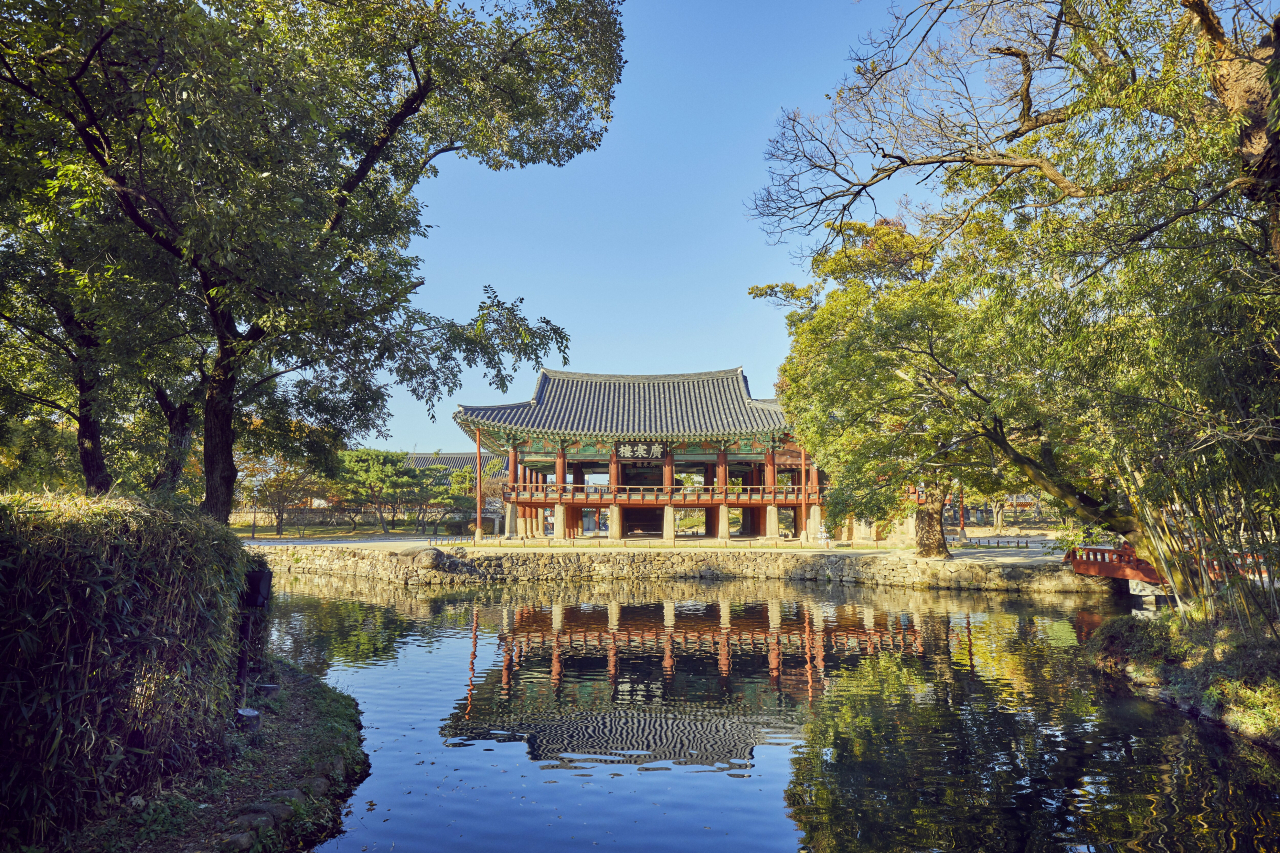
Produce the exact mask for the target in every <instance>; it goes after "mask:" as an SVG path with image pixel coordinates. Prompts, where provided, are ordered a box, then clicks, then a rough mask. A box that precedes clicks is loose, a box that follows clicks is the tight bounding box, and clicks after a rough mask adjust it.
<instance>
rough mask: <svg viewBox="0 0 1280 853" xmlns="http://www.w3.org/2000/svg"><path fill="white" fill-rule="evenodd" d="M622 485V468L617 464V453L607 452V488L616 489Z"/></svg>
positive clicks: (613, 451) (614, 450) (614, 451)
mask: <svg viewBox="0 0 1280 853" xmlns="http://www.w3.org/2000/svg"><path fill="white" fill-rule="evenodd" d="M621 485H622V467H621V466H620V465H619V464H618V451H617V449H616V448H615V449H613V450H610V451H609V486H610V487H612V488H616V487H618V486H621Z"/></svg>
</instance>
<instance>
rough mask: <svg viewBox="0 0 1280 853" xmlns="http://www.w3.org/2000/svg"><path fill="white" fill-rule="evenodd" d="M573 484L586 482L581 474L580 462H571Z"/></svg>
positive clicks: (580, 484)
mask: <svg viewBox="0 0 1280 853" xmlns="http://www.w3.org/2000/svg"><path fill="white" fill-rule="evenodd" d="M573 484H574V485H575V486H585V485H586V484H587V480H586V478H585V477H583V476H582V463H581V462H575V463H573Z"/></svg>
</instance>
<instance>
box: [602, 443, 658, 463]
mask: <svg viewBox="0 0 1280 853" xmlns="http://www.w3.org/2000/svg"><path fill="white" fill-rule="evenodd" d="M670 449H671V443H670V442H668V441H617V442H614V445H613V450H614V452H615V453H617V454H618V458H619V459H624V460H626V461H628V462H631V461H634V460H637V459H644V460H646V461H647V460H654V459H656V460H662V459H665V458H666V457H667V452H668V451H669V450H670Z"/></svg>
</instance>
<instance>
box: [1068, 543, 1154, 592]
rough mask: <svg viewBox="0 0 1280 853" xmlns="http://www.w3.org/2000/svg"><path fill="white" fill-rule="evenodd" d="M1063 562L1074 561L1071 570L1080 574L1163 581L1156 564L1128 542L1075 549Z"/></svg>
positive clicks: (1149, 581) (1151, 581) (1152, 581)
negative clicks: (1112, 545) (1143, 556)
mask: <svg viewBox="0 0 1280 853" xmlns="http://www.w3.org/2000/svg"><path fill="white" fill-rule="evenodd" d="M1062 561H1063V562H1064V563H1071V568H1072V570H1073V571H1074V572H1075V573H1076V574H1078V575H1091V576H1093V577H1103V578H1120V579H1123V580H1134V581H1143V582H1145V583H1149V584H1155V585H1157V586H1160V585H1163V584H1164V579H1163V578H1161V577H1160V573H1159V572H1158V571H1156V567H1155V566H1153V565H1151V564H1150V563H1148V562H1147V561H1146V560H1143V559H1140V558H1139V557H1138V554H1137V552H1136V551H1134V550H1133V546H1132V545H1130V544H1129V543H1128V542H1126V543H1124V544H1123V545H1121V546H1120V547H1119V548H1105V547H1087V548H1072V549H1071V550H1070V551H1068V552H1067V553H1066V554H1064V555H1063V556H1062Z"/></svg>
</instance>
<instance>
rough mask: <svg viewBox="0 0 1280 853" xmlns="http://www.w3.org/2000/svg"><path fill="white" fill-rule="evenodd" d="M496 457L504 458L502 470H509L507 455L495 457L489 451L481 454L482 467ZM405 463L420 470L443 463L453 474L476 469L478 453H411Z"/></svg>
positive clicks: (486, 465)
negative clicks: (467, 469)
mask: <svg viewBox="0 0 1280 853" xmlns="http://www.w3.org/2000/svg"><path fill="white" fill-rule="evenodd" d="M495 458H498V459H501V460H502V470H503V471H504V472H505V471H506V470H507V457H506V456H499V457H495V456H494V455H493V454H492V453H489V452H488V451H485V452H484V453H481V454H480V467H481V468H487V467H488V466H489V463H490V462H491V461H493V460H494V459H495ZM404 464H405V465H406V466H407V467H409V468H413V469H415V470H418V471H421V470H422V469H423V468H427V467H430V466H433V465H443V466H444V467H445V468H447V469H448V471H449V473H450V474H452V473H453V472H454V471H461V470H462V469H463V468H472V469H474V468H475V467H476V454H475V451H472V452H470V453H409V454H407V455H406V458H405V460H404ZM446 479H447V478H446Z"/></svg>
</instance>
